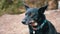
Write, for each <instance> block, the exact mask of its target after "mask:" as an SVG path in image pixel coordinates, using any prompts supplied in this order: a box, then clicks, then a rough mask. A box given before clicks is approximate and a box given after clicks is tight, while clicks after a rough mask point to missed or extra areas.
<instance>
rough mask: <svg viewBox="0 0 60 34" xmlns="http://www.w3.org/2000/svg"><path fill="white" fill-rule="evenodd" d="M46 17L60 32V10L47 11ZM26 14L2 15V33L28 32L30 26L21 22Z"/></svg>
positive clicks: (0, 22)
mask: <svg viewBox="0 0 60 34" xmlns="http://www.w3.org/2000/svg"><path fill="white" fill-rule="evenodd" d="M45 15H46V18H47V19H48V20H49V21H51V22H52V24H53V25H54V26H55V28H56V30H57V31H58V32H60V10H50V11H46V12H45ZM24 17H25V16H24V14H20V15H8V14H5V15H3V16H1V17H0V34H28V33H29V30H28V26H27V25H23V24H22V23H21V21H22V19H23V18H24Z"/></svg>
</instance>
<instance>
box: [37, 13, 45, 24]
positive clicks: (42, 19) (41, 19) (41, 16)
mask: <svg viewBox="0 0 60 34" xmlns="http://www.w3.org/2000/svg"><path fill="white" fill-rule="evenodd" d="M45 20H46V17H45V15H44V14H41V15H38V20H37V23H38V24H39V25H41V24H42V23H43V22H44V21H45Z"/></svg>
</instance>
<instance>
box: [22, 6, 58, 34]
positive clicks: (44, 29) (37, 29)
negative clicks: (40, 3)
mask: <svg viewBox="0 0 60 34" xmlns="http://www.w3.org/2000/svg"><path fill="white" fill-rule="evenodd" d="M47 7H48V5H46V6H44V7H41V8H39V9H38V8H29V7H28V6H26V5H25V8H26V13H25V18H24V19H23V21H22V23H23V24H26V25H28V26H29V30H30V31H29V32H30V34H34V33H35V34H57V32H56V30H55V28H54V26H53V25H52V24H51V23H50V22H49V21H48V20H46V17H45V15H44V12H45V10H46V8H47Z"/></svg>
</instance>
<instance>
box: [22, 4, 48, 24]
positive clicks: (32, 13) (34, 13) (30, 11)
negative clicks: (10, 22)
mask: <svg viewBox="0 0 60 34" xmlns="http://www.w3.org/2000/svg"><path fill="white" fill-rule="evenodd" d="M47 6H48V5H46V6H44V7H41V8H39V9H38V8H30V7H28V6H26V5H25V8H26V13H25V18H24V19H23V20H22V23H23V24H27V25H28V24H31V23H37V22H39V21H41V20H42V19H44V18H45V16H44V12H45V10H46V8H47Z"/></svg>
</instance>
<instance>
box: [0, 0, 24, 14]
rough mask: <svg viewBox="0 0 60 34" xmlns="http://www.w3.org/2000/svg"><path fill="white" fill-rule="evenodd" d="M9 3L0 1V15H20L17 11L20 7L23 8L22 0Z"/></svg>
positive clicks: (19, 11) (3, 0)
mask: <svg viewBox="0 0 60 34" xmlns="http://www.w3.org/2000/svg"><path fill="white" fill-rule="evenodd" d="M11 1H12V2H10V1H6V0H0V15H2V14H4V13H8V14H20V13H22V11H21V10H19V8H20V7H23V2H22V0H11ZM9 2H10V3H11V4H10V3H9Z"/></svg>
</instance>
